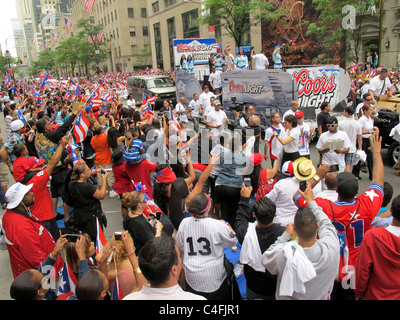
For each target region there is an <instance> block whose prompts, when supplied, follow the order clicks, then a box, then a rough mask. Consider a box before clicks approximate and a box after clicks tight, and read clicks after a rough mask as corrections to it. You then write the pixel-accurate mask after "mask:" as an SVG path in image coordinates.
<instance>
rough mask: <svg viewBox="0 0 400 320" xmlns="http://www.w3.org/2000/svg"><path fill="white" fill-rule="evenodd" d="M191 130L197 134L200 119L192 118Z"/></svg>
mask: <svg viewBox="0 0 400 320" xmlns="http://www.w3.org/2000/svg"><path fill="white" fill-rule="evenodd" d="M192 120H193V130H194V131H196V133H198V132H199V121H200V119H199V118H198V117H193V119H192Z"/></svg>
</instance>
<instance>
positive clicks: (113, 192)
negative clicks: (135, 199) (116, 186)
mask: <svg viewBox="0 0 400 320" xmlns="http://www.w3.org/2000/svg"><path fill="white" fill-rule="evenodd" d="M108 196H109V197H110V198H115V197H116V196H118V193H116V192H115V191H114V190H111V191H110V192H109V193H108Z"/></svg>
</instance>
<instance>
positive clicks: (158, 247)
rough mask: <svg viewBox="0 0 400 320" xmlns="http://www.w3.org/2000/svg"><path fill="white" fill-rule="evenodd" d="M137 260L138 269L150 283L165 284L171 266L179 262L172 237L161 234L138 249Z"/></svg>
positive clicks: (155, 284)
mask: <svg viewBox="0 0 400 320" xmlns="http://www.w3.org/2000/svg"><path fill="white" fill-rule="evenodd" d="M138 260H139V267H140V270H141V271H142V273H143V275H144V277H145V278H146V279H147V280H148V281H149V283H150V284H151V285H154V286H159V285H163V284H165V283H166V282H167V281H168V280H169V277H170V270H171V268H172V267H173V266H175V265H178V263H179V260H178V253H177V252H176V250H175V241H174V239H173V238H171V237H167V236H161V237H158V238H153V239H151V240H149V241H147V242H146V244H145V245H144V246H143V247H142V249H140V251H139V256H138Z"/></svg>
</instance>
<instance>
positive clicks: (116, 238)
mask: <svg viewBox="0 0 400 320" xmlns="http://www.w3.org/2000/svg"><path fill="white" fill-rule="evenodd" d="M114 239H115V241H121V240H122V237H121V232H115V233H114Z"/></svg>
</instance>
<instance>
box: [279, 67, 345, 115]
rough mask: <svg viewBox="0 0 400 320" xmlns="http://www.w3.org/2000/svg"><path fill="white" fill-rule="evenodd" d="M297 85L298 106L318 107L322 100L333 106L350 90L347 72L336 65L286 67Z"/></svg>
mask: <svg viewBox="0 0 400 320" xmlns="http://www.w3.org/2000/svg"><path fill="white" fill-rule="evenodd" d="M286 72H288V73H290V74H291V75H292V76H293V79H294V80H295V81H296V83H297V87H298V102H299V107H300V108H311V107H314V108H315V109H317V108H319V106H320V105H321V103H322V102H325V101H326V102H329V103H330V104H331V107H332V108H334V107H335V106H336V105H337V104H338V103H340V102H342V101H343V100H344V99H346V97H347V96H348V94H349V92H350V86H351V80H350V76H349V74H348V73H347V72H346V71H345V70H344V69H342V68H340V67H339V66H336V65H332V66H330V65H326V66H316V67H301V68H287V69H286Z"/></svg>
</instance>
